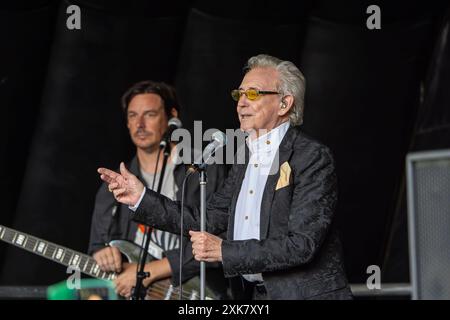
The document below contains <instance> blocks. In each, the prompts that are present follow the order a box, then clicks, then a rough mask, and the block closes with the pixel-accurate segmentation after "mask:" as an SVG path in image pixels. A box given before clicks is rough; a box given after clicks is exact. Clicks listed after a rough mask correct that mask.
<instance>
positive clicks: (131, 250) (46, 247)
mask: <svg viewBox="0 0 450 320" xmlns="http://www.w3.org/2000/svg"><path fill="white" fill-rule="evenodd" d="M0 240H2V241H4V242H7V243H9V244H12V245H14V246H16V247H19V248H21V249H24V250H27V251H29V252H31V253H34V254H37V255H39V256H41V257H44V258H47V259H50V260H52V261H55V262H57V263H59V264H62V265H64V266H66V267H68V266H72V267H77V268H78V269H79V270H80V272H82V273H84V274H86V275H89V276H91V277H94V278H97V279H102V280H111V281H112V280H114V279H115V278H116V277H117V273H115V272H106V271H102V270H101V269H100V267H99V266H98V264H97V262H96V261H95V259H94V258H92V257H91V256H89V255H87V254H84V253H81V252H77V251H74V250H71V249H68V248H66V247H63V246H60V245H57V244H55V243H52V242H49V241H46V240H43V239H40V238H37V237H34V236H31V235H29V234H26V233H24V232H20V231H17V230H14V229H11V228H7V227H5V226H3V225H0ZM109 245H110V246H111V247H117V248H118V249H119V251H120V252H121V253H122V254H123V255H124V256H125V257H126V258H127V260H128V262H130V263H139V254H140V251H141V247H140V246H138V245H137V244H135V243H133V242H131V241H127V240H113V241H111V242H110V243H109ZM150 260H151V257H149V256H148V257H147V261H146V262H149V261H150ZM195 282H197V279H196V278H194V279H191V280H189V281H188V282H187V283H185V284H183V287H186V288H187V290H183V299H185V300H198V299H199V298H200V294H199V292H198V291H197V290H196V289H194V288H195V287H196V283H195ZM179 293H180V290H179V288H178V287H174V286H173V285H172V284H171V281H170V279H163V280H159V281H156V282H154V283H153V284H151V285H150V286H149V287H148V288H147V297H146V300H174V299H179ZM206 299H207V300H212V298H211V297H206Z"/></svg>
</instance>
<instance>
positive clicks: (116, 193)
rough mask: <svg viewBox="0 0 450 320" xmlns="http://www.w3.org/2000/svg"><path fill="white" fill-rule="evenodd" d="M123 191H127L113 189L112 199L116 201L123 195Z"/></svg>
mask: <svg viewBox="0 0 450 320" xmlns="http://www.w3.org/2000/svg"><path fill="white" fill-rule="evenodd" d="M125 191H127V189H126V188H120V189H115V190H113V193H114V197H116V198H117V199H118V198H120V196H121V195H122V194H123V193H125Z"/></svg>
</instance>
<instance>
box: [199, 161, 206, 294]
mask: <svg viewBox="0 0 450 320" xmlns="http://www.w3.org/2000/svg"><path fill="white" fill-rule="evenodd" d="M199 173H200V178H199V180H200V231H202V232H203V231H206V230H205V229H206V184H207V183H208V179H207V176H206V166H200V167H199ZM205 275H206V262H205V261H200V300H205Z"/></svg>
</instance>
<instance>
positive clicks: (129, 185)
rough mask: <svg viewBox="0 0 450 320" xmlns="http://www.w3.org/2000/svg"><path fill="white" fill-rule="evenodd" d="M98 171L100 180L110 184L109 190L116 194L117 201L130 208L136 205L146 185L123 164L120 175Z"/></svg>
mask: <svg viewBox="0 0 450 320" xmlns="http://www.w3.org/2000/svg"><path fill="white" fill-rule="evenodd" d="M97 171H98V173H100V178H101V179H102V180H103V181H105V182H106V183H107V184H108V190H109V191H111V192H112V193H113V194H114V198H116V200H117V201H119V202H120V203H123V204H127V205H129V206H134V205H136V203H137V202H138V201H139V198H140V197H141V194H142V192H143V190H144V185H143V184H142V182H141V181H139V179H138V178H137V177H136V176H135V175H134V174H132V173H131V172H130V171H128V170H127V168H125V164H124V163H123V162H121V163H120V174H119V173H117V172H115V171H112V170H109V169H106V168H99V169H98V170H97Z"/></svg>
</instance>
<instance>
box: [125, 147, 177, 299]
mask: <svg viewBox="0 0 450 320" xmlns="http://www.w3.org/2000/svg"><path fill="white" fill-rule="evenodd" d="M160 149H163V163H162V168H161V174H160V175H159V179H158V185H157V186H158V187H157V193H158V194H161V187H162V183H163V180H164V174H165V172H166V165H167V160H168V158H169V155H170V143H166V144H165V145H164V146H161V147H160ZM157 170H158V168H156V170H155V176H156V174H157ZM150 230H151V228H149V227H146V228H145V234H144V237H145V245H144V249H143V250H144V251H143V253H142V255H141V259H140V261H139V270H138V272H137V273H136V285H135V287H134V288H133V290H132V294H131V300H144V299H145V296H146V294H147V288H146V287H145V286H144V283H143V281H144V279H145V278H147V277H149V276H150V273H149V272H145V271H144V268H145V263H146V262H147V255H148V248H149V246H150V236H151V232H150Z"/></svg>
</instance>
